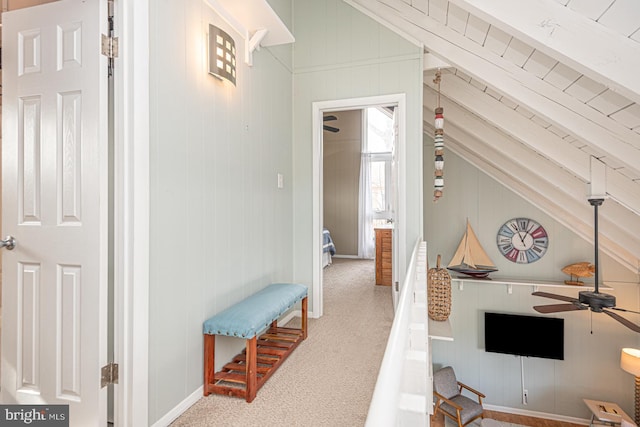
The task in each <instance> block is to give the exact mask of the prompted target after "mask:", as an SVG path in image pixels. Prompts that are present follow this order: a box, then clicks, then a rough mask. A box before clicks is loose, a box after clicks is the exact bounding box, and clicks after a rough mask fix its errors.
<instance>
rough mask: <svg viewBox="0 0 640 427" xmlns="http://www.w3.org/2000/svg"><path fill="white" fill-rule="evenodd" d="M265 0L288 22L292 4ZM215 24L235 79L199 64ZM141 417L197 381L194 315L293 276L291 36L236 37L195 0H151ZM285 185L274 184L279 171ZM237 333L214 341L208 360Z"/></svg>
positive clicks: (222, 355)
mask: <svg viewBox="0 0 640 427" xmlns="http://www.w3.org/2000/svg"><path fill="white" fill-rule="evenodd" d="M272 6H273V7H274V8H275V9H276V12H277V13H278V14H279V16H280V17H281V18H282V19H283V20H284V21H285V23H286V24H288V25H289V26H291V22H290V20H291V7H292V6H291V2H290V1H274V2H272ZM209 23H213V24H215V25H218V26H220V27H222V28H223V29H224V30H225V31H227V32H228V33H230V34H231V35H232V36H233V37H234V39H235V42H236V49H237V51H238V53H239V54H238V70H237V86H235V87H234V86H233V85H231V84H229V83H228V82H223V81H220V80H218V79H216V78H214V77H213V76H211V75H209V74H208V73H207V70H206V62H205V61H206V58H207V54H206V38H205V36H206V34H207V32H208V24H209ZM150 48H151V52H150V94H151V99H150V105H151V111H150V113H151V114H150V118H151V124H150V127H151V130H150V169H151V171H150V173H151V177H150V203H151V206H150V212H151V217H150V233H149V235H150V236H151V241H150V245H151V249H150V275H151V276H150V287H149V293H150V295H149V298H150V319H149V325H150V330H149V346H150V347H149V422H150V424H153V423H154V422H156V421H157V420H158V419H160V418H162V417H163V416H164V415H165V414H166V413H167V412H169V411H170V410H172V409H173V408H174V407H176V406H177V405H178V404H180V403H181V402H183V401H185V399H187V398H189V396H191V395H192V394H193V393H194V391H195V390H197V389H198V388H199V387H201V386H202V378H203V375H202V323H203V321H204V320H206V319H207V318H209V317H210V316H212V315H213V314H215V313H217V312H219V311H221V310H223V309H225V308H226V307H228V306H229V305H231V304H233V303H235V302H237V301H239V300H241V299H243V298H244V297H247V296H248V295H250V294H253V293H255V292H256V291H258V290H259V289H261V288H262V287H264V286H266V285H267V284H268V283H270V282H276V281H291V276H292V267H291V265H292V259H293V256H292V245H291V242H292V227H291V223H292V222H293V210H292V189H293V182H292V181H293V177H292V156H291V141H292V130H291V117H292V107H291V99H292V75H291V69H292V64H291V58H292V55H291V45H288V46H277V47H275V48H273V49H271V48H262V49H260V50H259V51H256V52H254V54H253V67H249V66H247V65H246V64H245V63H244V61H243V52H244V41H243V39H242V37H241V36H240V35H239V34H237V33H235V32H234V31H233V30H232V29H231V28H230V27H229V26H228V25H227V24H226V23H225V22H224V21H222V19H221V18H220V17H219V16H218V15H217V14H216V13H215V12H214V11H213V10H212V9H211V8H210V7H209V6H208V5H207V4H206V2H204V1H202V0H169V1H162V2H151V4H150ZM278 173H281V174H282V175H283V177H284V188H282V189H279V188H278V187H277V175H278ZM243 345H244V341H243V340H237V339H235V340H234V339H232V338H228V339H219V340H218V345H217V347H216V362H217V365H218V366H219V365H221V364H222V363H225V362H227V361H229V360H230V359H231V357H232V356H233V355H234V354H236V353H237V351H238V350H239V349H240V348H241V347H242V346H243Z"/></svg>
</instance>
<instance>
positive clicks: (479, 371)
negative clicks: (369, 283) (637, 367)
mask: <svg viewBox="0 0 640 427" xmlns="http://www.w3.org/2000/svg"><path fill="white" fill-rule="evenodd" d="M445 117H446V111H445ZM445 129H446V124H445ZM445 145H446V131H445ZM433 171H434V166H433V140H432V138H431V137H430V136H425V144H424V176H425V183H424V192H425V196H424V200H425V202H424V221H425V222H424V229H425V240H426V241H427V242H428V245H429V261H430V266H431V267H433V266H434V265H435V261H436V256H437V255H438V254H441V255H442V260H443V263H444V264H445V266H446V264H447V263H448V262H449V260H450V259H451V257H452V256H453V253H454V252H455V249H456V247H457V245H458V243H459V241H460V239H461V237H462V235H463V233H464V229H465V224H466V220H467V218H468V219H469V221H470V223H471V226H472V227H473V229H474V231H475V232H476V234H477V236H478V239H479V240H480V243H481V244H482V245H483V247H484V249H485V251H486V252H487V254H488V255H489V257H490V258H491V259H492V260H493V261H494V262H495V264H496V266H497V267H498V268H499V271H498V272H497V273H493V274H492V275H494V276H497V277H511V278H520V279H536V280H554V281H562V280H564V279H565V278H566V277H565V275H564V274H563V273H562V272H561V271H560V269H561V268H562V267H563V266H565V265H567V264H569V263H573V262H578V261H592V260H593V244H592V243H591V242H587V241H585V240H583V239H582V238H580V237H578V236H577V235H576V234H574V233H573V232H572V231H571V228H570V227H566V226H564V225H562V224H560V223H558V222H557V221H555V220H553V218H551V217H550V216H549V215H547V214H546V213H545V212H543V211H542V210H540V209H538V208H537V207H536V206H534V205H533V204H531V203H529V202H528V201H527V200H525V199H523V198H522V197H520V196H519V195H518V194H516V193H514V192H512V191H511V190H510V189H508V188H506V187H504V186H503V185H501V184H499V183H498V182H497V181H495V180H493V179H492V178H491V177H489V176H488V175H486V174H485V173H483V172H482V171H481V170H479V169H478V168H476V167H475V166H473V165H472V164H470V163H468V162H467V161H465V160H464V159H462V158H460V157H458V156H457V155H456V154H454V153H452V152H451V151H449V150H446V153H445V166H444V177H445V190H444V196H443V197H442V198H441V199H440V200H439V201H438V202H437V203H433V201H432V200H433V182H432V177H433ZM585 203H587V202H586V199H585ZM606 208H607V203H606V202H605V203H604V205H603V206H602V208H601V209H606ZM519 216H524V217H530V218H532V219H534V220H536V221H538V222H540V224H542V225H543V226H544V227H545V229H546V230H547V232H548V234H549V239H550V245H549V249H548V251H547V253H546V254H545V255H544V257H543V258H542V259H540V260H539V261H537V262H535V263H533V264H530V265H516V264H514V263H512V262H510V261H508V260H507V259H506V258H504V257H503V256H502V255H501V254H500V252H499V251H498V248H497V245H496V232H497V230H498V228H499V227H500V225H502V224H503V223H504V222H505V221H507V220H509V219H511V218H514V217H519ZM601 270H602V274H601V275H602V278H603V280H604V281H605V282H606V283H607V284H608V285H610V286H611V287H613V288H614V290H612V291H607V292H608V293H611V294H613V295H615V296H616V298H617V302H618V306H620V307H624V308H627V309H630V310H636V311H637V310H638V309H639V308H640V297H639V293H638V292H639V291H638V276H637V274H633V273H632V272H630V271H629V270H628V269H625V268H622V267H620V266H619V265H618V264H617V263H616V262H615V261H613V260H612V259H611V258H609V257H608V256H606V255H602V254H601ZM590 283H593V281H592V280H591V281H590ZM544 290H545V291H547V292H553V293H560V294H563V295H569V296H576V295H577V292H578V291H579V290H580V289H578V288H568V289H565V288H545V289H544ZM532 291H533V289H532V287H531V286H514V287H513V291H512V293H511V294H509V293H508V292H507V287H506V285H496V284H491V282H490V281H487V282H486V283H471V282H465V283H464V286H463V289H462V290H460V289H459V288H458V286H457V284H456V285H453V286H452V313H451V316H450V321H451V324H452V328H453V335H454V341H452V342H445V341H434V342H433V347H432V348H433V362H434V365H436V367H438V366H444V365H451V366H453V367H454V368H455V370H456V374H457V375H458V377H459V379H460V380H461V381H463V382H466V383H467V384H469V385H471V386H472V387H474V388H476V389H478V390H481V391H482V392H483V393H485V394H486V395H487V398H486V400H485V402H486V403H487V404H489V405H496V406H501V407H507V408H515V409H517V410H522V411H535V412H544V413H549V414H556V415H559V416H564V417H576V418H581V419H586V418H589V416H590V412H589V411H588V409H587V407H586V406H585V405H584V403H583V402H582V399H583V398H590V399H596V400H607V401H613V402H617V403H618V404H620V406H621V407H622V408H623V409H624V410H625V411H626V412H627V413H628V414H633V384H634V383H633V376H631V375H629V374H627V373H626V372H624V371H622V369H620V350H621V349H622V348H623V347H638V346H639V345H640V338H639V336H638V334H637V333H635V332H632V331H630V330H629V329H627V328H625V327H624V326H622V325H621V324H619V323H618V322H616V321H614V320H613V319H611V318H609V317H608V316H606V315H604V314H596V313H593V314H592V313H591V312H590V311H581V312H571V313H560V314H554V315H550V316H553V317H561V318H564V319H565V360H563V361H556V360H549V359H541V358H524V360H523V361H524V385H525V388H526V389H528V392H529V399H528V404H527V405H524V404H523V403H522V376H521V375H522V372H521V369H520V366H521V365H520V358H519V357H516V356H510V355H502V354H495V353H486V352H485V351H484V335H483V334H484V324H483V323H484V317H483V316H484V312H485V311H497V312H507V313H517V314H526V315H540V314H538V313H537V312H535V311H534V310H533V309H532V306H533V305H541V304H546V303H551V304H553V303H554V302H553V300H546V299H544V298H540V297H534V296H531V292H532ZM625 316H626V317H628V318H629V319H630V320H632V321H635V322H640V316H638V315H633V314H626V313H625Z"/></svg>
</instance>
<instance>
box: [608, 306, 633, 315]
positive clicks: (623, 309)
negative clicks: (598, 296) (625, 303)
mask: <svg viewBox="0 0 640 427" xmlns="http://www.w3.org/2000/svg"><path fill="white" fill-rule="evenodd" d="M609 309H610V310H618V311H624V312H626V313H634V314H640V311H633V310H627V309H625V308H620V307H609Z"/></svg>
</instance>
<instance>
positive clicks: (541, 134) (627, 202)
mask: <svg viewBox="0 0 640 427" xmlns="http://www.w3.org/2000/svg"><path fill="white" fill-rule="evenodd" d="M424 87H425V91H428V92H425V93H424V95H423V99H424V100H427V99H429V98H431V99H435V96H436V92H435V87H434V84H433V82H432V81H431V80H430V79H428V78H425V79H424ZM440 92H441V94H442V95H444V96H445V97H446V98H449V99H451V100H454V102H455V103H457V104H459V105H461V106H462V107H464V109H466V110H468V111H470V112H471V113H473V115H475V116H477V117H480V118H482V119H484V120H486V121H488V122H490V123H491V124H492V126H494V127H496V128H498V129H500V130H501V131H502V132H504V133H505V134H507V135H510V136H511V137H512V138H513V139H515V140H516V141H519V142H520V143H521V144H525V145H527V146H529V147H530V148H531V149H533V150H534V151H536V152H538V153H540V154H541V155H542V156H544V157H546V158H547V159H548V161H549V165H551V162H555V163H556V164H557V166H559V167H563V168H565V169H567V170H568V171H570V172H571V173H573V174H575V176H577V177H579V178H580V179H581V180H582V181H583V182H584V183H585V185H584V186H583V188H581V189H580V190H579V192H578V194H576V195H577V196H579V197H586V194H587V186H586V183H587V182H589V181H590V180H591V156H590V155H589V154H588V153H587V152H585V151H583V150H580V149H578V148H577V147H575V146H574V145H571V144H569V143H567V142H566V141H564V140H563V139H562V138H560V137H559V136H557V135H556V134H554V133H552V132H549V131H547V130H546V129H544V128H543V127H541V126H538V125H537V124H535V123H533V122H532V121H531V120H530V119H528V118H526V117H524V116H523V115H521V114H520V113H518V112H517V111H515V110H513V109H511V108H509V107H507V106H506V105H505V104H503V103H502V102H500V101H498V100H497V99H495V98H494V97H492V96H490V95H487V94H486V93H484V92H482V91H480V90H478V89H477V88H475V87H473V86H472V85H470V84H468V83H466V82H465V81H464V80H462V79H460V78H458V77H456V76H452V75H445V78H443V79H442V83H441V84H440ZM443 106H444V105H443ZM462 107H458V108H462ZM450 108H454V109H455V108H456V106H455V105H450ZM450 108H447V109H445V119H446V118H447V116H448V115H449V114H450V111H449V110H450ZM458 117H462V114H461V113H459V114H458ZM458 120H459V121H458V123H461V121H460V120H465V121H464V125H465V126H467V125H468V123H467V121H469V118H468V117H467V118H460V119H458ZM476 126H482V122H481V124H480V125H476ZM490 129H491V128H490ZM490 129H488V130H487V129H485V130H483V133H484V134H487V133H488V132H490ZM494 133H497V132H494ZM481 134H482V133H481ZM517 149H518V148H517V144H513V143H511V144H508V143H507V144H503V147H502V150H504V151H505V152H506V153H510V152H511V157H512V158H513V159H514V160H516V159H518V158H520V157H521V156H524V154H522V153H516V150H517ZM529 157H531V156H529ZM523 160H525V162H528V161H529V159H528V158H527V157H524V158H523ZM606 170H607V173H606V176H607V183H606V189H607V194H608V195H609V196H610V197H612V198H613V199H615V200H617V201H618V202H619V203H620V204H622V205H624V206H626V207H627V208H629V209H630V210H632V211H633V212H635V213H636V215H640V185H639V184H638V183H636V182H633V181H632V180H630V179H629V178H627V177H625V176H623V175H622V174H620V173H619V172H617V171H615V170H613V169H611V168H610V167H607V169H606ZM539 173H540V174H542V175H545V176H546V175H547V174H551V172H548V171H540V172H539ZM548 176H549V179H552V180H553V181H554V182H556V185H562V184H561V182H562V181H564V179H563V178H562V177H553V178H551V177H552V175H548ZM568 193H570V194H575V190H569V191H568Z"/></svg>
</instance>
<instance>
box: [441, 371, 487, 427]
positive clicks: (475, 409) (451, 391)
mask: <svg viewBox="0 0 640 427" xmlns="http://www.w3.org/2000/svg"><path fill="white" fill-rule="evenodd" d="M463 390H467V391H468V392H470V393H473V394H474V395H475V396H474V398H473V399H471V398H469V397H467V396H463V395H462V392H463ZM433 394H434V396H435V397H436V398H437V401H436V409H435V415H437V414H438V412H442V414H444V415H445V416H447V417H449V418H451V419H452V420H454V421H455V422H457V423H458V427H462V426H465V425H467V424H469V423H471V422H473V421H474V420H475V419H477V418H482V417H483V409H482V398H483V397H485V395H484V394H482V393H480V392H479V391H477V390H474V389H473V388H471V387H469V386H468V385H466V384H463V383H461V382H460V381H458V380H457V379H456V374H455V372H454V371H453V368H452V367H451V366H447V367H445V368H442V369H439V370H438V371H436V372H435V373H434V374H433ZM474 399H476V400H477V401H476V400H474Z"/></svg>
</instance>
